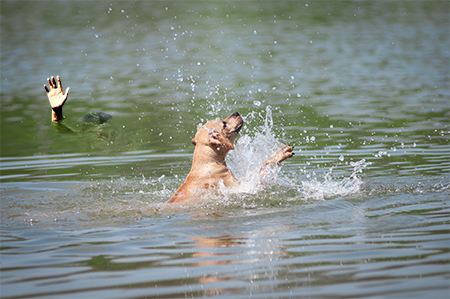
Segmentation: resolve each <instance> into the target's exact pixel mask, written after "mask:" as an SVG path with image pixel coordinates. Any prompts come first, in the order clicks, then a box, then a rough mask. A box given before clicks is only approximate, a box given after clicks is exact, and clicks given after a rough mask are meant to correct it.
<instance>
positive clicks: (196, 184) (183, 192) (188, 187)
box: [166, 112, 294, 203]
mask: <svg viewBox="0 0 450 299" xmlns="http://www.w3.org/2000/svg"><path fill="white" fill-rule="evenodd" d="M243 122H244V121H243V119H242V117H241V116H240V115H239V113H237V112H235V113H233V114H231V115H230V116H229V117H227V118H226V119H224V120H211V121H208V122H207V123H206V124H204V125H203V126H202V127H201V128H200V129H199V130H198V131H197V133H196V134H195V137H194V139H192V143H193V144H194V145H195V150H194V158H193V160H192V167H191V171H190V172H189V174H188V176H187V177H186V180H185V181H184V183H183V184H182V185H181V186H180V188H178V190H177V191H176V192H175V194H174V195H173V196H172V197H171V198H170V199H169V200H168V201H167V202H166V203H178V202H183V201H185V200H187V199H190V198H192V197H194V196H195V194H196V193H197V192H198V191H200V190H204V189H214V188H216V187H218V186H219V183H220V182H221V181H222V182H223V184H224V185H225V186H226V187H229V186H232V185H234V184H237V183H238V180H237V179H236V178H235V177H234V175H233V174H232V173H231V171H230V170H229V169H228V167H227V165H226V163H225V157H226V155H227V153H228V151H230V150H232V149H234V145H233V142H234V140H235V139H236V137H237V135H238V133H239V131H240V130H241V127H242V124H243ZM292 150H293V147H292V146H289V145H285V146H284V147H282V148H281V149H280V150H278V151H277V152H276V153H275V154H274V156H273V157H272V158H270V159H268V160H267V161H265V162H264V163H263V165H262V167H261V170H260V175H261V177H264V176H265V175H266V174H267V173H268V172H269V171H270V168H272V167H274V166H275V165H276V164H278V163H280V162H282V161H284V160H286V159H287V158H290V157H292V156H293V155H294V153H293V152H292Z"/></svg>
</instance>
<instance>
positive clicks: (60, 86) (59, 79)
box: [56, 76, 62, 90]
mask: <svg viewBox="0 0 450 299" xmlns="http://www.w3.org/2000/svg"><path fill="white" fill-rule="evenodd" d="M56 79H57V80H58V87H59V88H61V90H62V85H61V78H60V77H59V76H57V77H56Z"/></svg>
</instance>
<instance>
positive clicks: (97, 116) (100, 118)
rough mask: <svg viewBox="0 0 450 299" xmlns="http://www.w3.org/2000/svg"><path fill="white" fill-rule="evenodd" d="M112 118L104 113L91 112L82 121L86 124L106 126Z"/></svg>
mask: <svg viewBox="0 0 450 299" xmlns="http://www.w3.org/2000/svg"><path fill="white" fill-rule="evenodd" d="M111 118H112V115H110V114H108V113H104V112H92V113H91V112H90V113H88V114H86V115H85V116H84V117H83V118H82V119H81V120H82V121H84V122H86V123H92V124H99V125H100V124H104V123H106V122H108V121H109V120H110V119H111Z"/></svg>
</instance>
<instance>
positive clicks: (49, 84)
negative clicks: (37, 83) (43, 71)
mask: <svg viewBox="0 0 450 299" xmlns="http://www.w3.org/2000/svg"><path fill="white" fill-rule="evenodd" d="M47 82H48V87H50V89H52V81H51V80H50V78H47Z"/></svg>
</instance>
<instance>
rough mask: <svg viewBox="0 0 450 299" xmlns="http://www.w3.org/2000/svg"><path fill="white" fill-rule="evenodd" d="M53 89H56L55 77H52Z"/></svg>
mask: <svg viewBox="0 0 450 299" xmlns="http://www.w3.org/2000/svg"><path fill="white" fill-rule="evenodd" d="M52 82H53V88H56V80H55V77H53V76H52Z"/></svg>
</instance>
